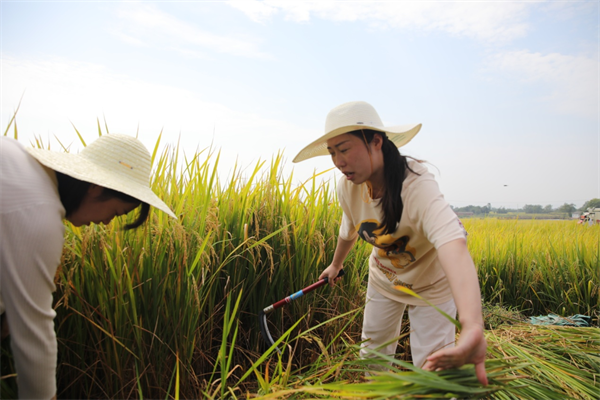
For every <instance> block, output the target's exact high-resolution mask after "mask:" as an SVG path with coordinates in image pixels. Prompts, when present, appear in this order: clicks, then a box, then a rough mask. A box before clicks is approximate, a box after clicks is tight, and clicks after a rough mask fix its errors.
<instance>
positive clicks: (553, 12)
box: [0, 0, 600, 207]
mask: <svg viewBox="0 0 600 400" xmlns="http://www.w3.org/2000/svg"><path fill="white" fill-rule="evenodd" d="M0 4H1V6H0V7H1V10H0V13H1V15H2V16H1V18H2V20H1V23H2V26H1V33H2V38H1V46H2V47H1V59H2V61H1V62H2V65H1V67H2V70H1V79H2V81H1V84H2V89H1V102H2V104H1V113H2V114H1V121H0V122H1V123H2V126H3V130H4V128H5V127H6V125H7V124H8V121H9V120H10V118H11V116H12V114H13V112H14V110H15V109H16V107H17V105H18V103H19V100H20V99H21V96H23V100H22V103H21V108H20V110H19V112H18V115H17V122H18V130H19V135H20V140H21V141H22V142H24V143H28V142H29V141H30V140H31V139H32V138H33V137H34V136H35V135H39V136H41V137H43V138H44V139H46V140H47V139H48V138H52V139H51V141H52V142H53V143H55V144H56V143H57V142H56V141H55V139H53V138H54V137H55V136H56V137H58V138H59V139H60V140H61V141H62V142H63V143H72V144H73V145H72V146H73V147H72V148H73V149H78V148H80V146H79V144H78V142H77V139H76V136H75V133H74V129H73V127H72V124H73V125H75V126H76V127H77V129H78V130H79V131H80V132H81V133H82V134H83V135H84V137H85V139H86V140H88V141H91V140H93V139H94V138H95V137H96V135H97V133H96V132H97V128H96V119H97V118H100V120H103V119H104V118H105V119H106V121H107V124H108V126H109V129H110V131H111V132H115V133H117V132H118V133H127V134H132V135H135V133H136V132H137V131H138V130H139V137H140V138H141V139H142V141H143V142H144V143H145V144H146V145H147V146H148V147H152V146H153V145H154V143H155V142H156V139H157V137H158V134H159V133H160V131H161V130H162V131H163V132H164V133H163V143H165V144H175V143H176V142H177V140H178V138H179V137H180V138H181V141H182V143H183V145H184V148H185V149H186V153H187V154H188V155H189V154H191V153H193V152H194V151H195V150H196V149H200V150H202V149H205V148H207V147H209V146H210V145H211V144H213V146H214V147H216V148H218V149H221V151H222V160H221V162H220V170H221V175H223V176H225V175H227V173H228V172H229V171H230V170H231V168H232V166H233V164H234V162H235V161H236V159H237V162H238V163H239V164H241V165H243V166H247V167H252V166H254V164H255V163H256V161H257V160H258V159H264V160H267V161H270V159H271V157H273V156H274V155H275V154H276V153H277V151H278V150H283V151H284V155H285V157H286V159H287V161H286V164H285V165H286V168H285V174H286V175H289V172H290V171H291V170H292V168H293V170H294V176H295V180H296V181H298V182H299V181H300V180H302V179H305V178H307V177H308V176H310V175H311V174H312V172H313V171H314V170H315V169H316V170H317V171H321V170H325V169H327V168H329V167H330V166H331V161H330V160H329V159H328V158H327V157H320V158H316V159H312V160H309V161H305V162H303V163H300V164H292V163H291V159H292V158H293V157H294V156H295V154H296V153H297V152H298V151H299V150H300V149H301V148H303V147H304V145H306V144H308V143H309V142H310V141H312V140H313V139H315V138H317V137H318V136H320V135H321V134H322V133H323V127H324V122H325V116H326V115H327V113H328V112H329V110H330V109H331V108H333V107H335V106H337V105H339V104H341V103H344V102H347V101H353V100H364V101H367V102H369V103H371V104H372V105H373V106H374V107H375V108H376V109H377V111H378V112H379V114H380V116H381V118H382V119H383V121H384V123H386V124H389V125H400V124H408V123H417V122H420V123H422V124H423V128H422V130H421V132H420V133H419V134H418V135H417V136H416V137H415V139H414V140H413V141H412V142H411V143H410V144H409V145H407V146H405V147H404V148H403V149H402V151H403V152H404V153H405V154H408V155H412V156H415V157H418V158H421V159H425V160H428V161H429V162H430V163H431V164H432V165H433V166H435V167H433V166H430V170H432V172H434V173H436V175H437V176H438V180H439V182H440V186H441V188H442V191H443V193H444V194H445V195H446V198H447V199H448V201H449V202H450V204H452V205H454V206H464V205H468V204H475V205H484V204H486V203H488V202H489V203H491V204H492V206H493V207H499V206H505V207H523V205H524V204H542V205H547V204H552V205H553V206H555V207H556V206H559V205H561V204H563V203H565V202H567V203H574V204H575V205H576V206H577V207H579V206H581V205H582V204H583V203H584V202H585V201H587V200H589V199H591V198H594V197H600V173H599V170H600V163H599V152H600V142H599V88H598V85H599V39H598V37H599V23H598V21H599V17H600V14H599V5H598V1H560V2H559V1H527V2H525V1H523V2H521V1H506V2H503V1H494V2H491V1H490V2H485V1H473V2H469V1H463V2H452V1H427V2H416V1H415V2H403V1H395V2H393V1H392V2H390V1H387V2H376V1H369V2H333V1H325V0H319V1H314V2H308V1H290V0H286V1H253V0H247V1H213V2H201V1H186V2H175V1H173V2H158V1H157V2H142V1H139V2H138V1H128V2H124V1H123V2H120V1H102V2H91V1H90V2H87V1H76V2H69V1H62V2H59V1H39V2H34V1H7V0H2V1H1V3H0ZM438 170H439V173H438ZM330 176H334V173H333V172H332V173H330ZM335 176H339V175H337V174H336V175H335ZM505 185H507V186H505Z"/></svg>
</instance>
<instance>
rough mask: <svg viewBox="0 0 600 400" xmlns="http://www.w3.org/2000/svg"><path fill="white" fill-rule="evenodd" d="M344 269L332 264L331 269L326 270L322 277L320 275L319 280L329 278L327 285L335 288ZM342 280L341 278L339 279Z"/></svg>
mask: <svg viewBox="0 0 600 400" xmlns="http://www.w3.org/2000/svg"><path fill="white" fill-rule="evenodd" d="M341 269H342V266H340V267H337V266H335V265H333V264H331V265H330V266H329V267H327V268H325V270H324V271H323V272H322V273H321V275H319V279H323V278H325V277H327V283H329V285H330V286H335V281H337V279H336V278H337V276H338V274H339V273H340V270H341ZM339 279H341V278H339Z"/></svg>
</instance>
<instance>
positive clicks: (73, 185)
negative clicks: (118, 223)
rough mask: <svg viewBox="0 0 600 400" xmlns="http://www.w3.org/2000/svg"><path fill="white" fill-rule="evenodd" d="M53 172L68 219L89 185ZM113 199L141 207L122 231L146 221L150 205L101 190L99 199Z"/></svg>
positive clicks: (110, 190) (127, 196)
mask: <svg viewBox="0 0 600 400" xmlns="http://www.w3.org/2000/svg"><path fill="white" fill-rule="evenodd" d="M55 172H56V178H57V180H58V195H59V196H60V201H61V203H62V205H63V207H64V208H65V213H66V217H67V218H68V217H69V216H70V215H71V214H72V213H73V212H75V210H77V209H78V208H79V206H81V202H82V201H83V198H84V197H85V194H86V193H87V191H88V188H89V187H90V185H91V183H90V182H85V181H80V180H79V179H75V178H73V177H72V176H69V175H66V174H63V173H62V172H58V171H55ZM113 198H117V199H119V200H122V201H124V202H126V203H137V204H141V205H142V208H141V209H140V213H139V215H138V217H137V219H136V220H135V221H133V222H132V223H130V224H127V225H125V227H124V228H123V229H124V230H129V229H135V228H137V227H139V226H140V225H142V224H143V223H144V222H146V220H147V219H148V215H149V213H150V205H149V204H148V203H144V202H141V201H139V200H138V199H136V198H135V197H131V196H129V195H127V194H125V193H122V192H118V191H116V190H113V189H108V188H103V190H102V194H101V195H100V199H101V200H110V199H113Z"/></svg>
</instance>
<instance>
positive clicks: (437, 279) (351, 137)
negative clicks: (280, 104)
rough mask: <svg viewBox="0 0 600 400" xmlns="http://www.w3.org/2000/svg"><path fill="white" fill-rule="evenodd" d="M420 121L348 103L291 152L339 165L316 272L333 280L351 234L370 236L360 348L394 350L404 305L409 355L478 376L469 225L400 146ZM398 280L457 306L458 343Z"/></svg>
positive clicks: (446, 306) (432, 366) (479, 344)
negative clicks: (333, 240) (337, 222)
mask: <svg viewBox="0 0 600 400" xmlns="http://www.w3.org/2000/svg"><path fill="white" fill-rule="evenodd" d="M420 129H421V124H417V125H404V126H393V127H384V126H383V123H382V122H381V119H380V118H379V115H378V114H377V112H376V111H375V109H374V108H373V107H372V106H371V105H370V104H368V103H365V102H351V103H345V104H342V105H340V106H338V107H336V108H334V109H333V110H331V111H330V112H329V114H328V115H327V120H326V122H325V134H324V135H323V136H321V137H320V138H319V139H317V140H315V141H314V142H312V143H311V144H309V145H308V146H307V147H305V148H304V149H303V150H302V151H300V153H299V154H298V155H297V156H296V157H295V158H294V162H299V161H303V160H306V159H308V158H311V157H315V156H320V155H330V156H331V159H332V161H333V163H334V165H335V166H336V167H337V168H338V169H339V170H340V171H341V172H342V174H343V176H342V177H341V179H340V181H339V183H338V185H337V192H338V200H339V202H340V205H341V207H342V210H343V217H342V222H341V227H340V230H339V237H338V242H337V247H336V250H335V253H334V256H333V260H332V262H331V265H329V266H328V267H327V268H326V269H325V270H324V271H323V273H322V274H321V276H320V278H324V277H326V276H327V277H329V282H330V284H334V279H335V277H336V276H337V274H338V271H339V270H340V269H341V268H342V263H343V262H344V260H345V258H346V256H347V255H348V253H349V252H350V250H351V248H352V246H353V245H354V243H355V242H356V240H357V238H361V239H363V240H365V241H367V242H368V243H370V244H372V245H373V251H372V252H371V256H370V257H369V281H368V285H367V295H366V305H365V310H364V319H363V329H362V339H363V340H364V341H365V342H364V343H363V349H362V350H361V356H362V357H367V356H368V351H366V348H370V349H378V351H380V352H382V353H384V354H388V355H393V354H395V352H396V346H397V343H396V341H393V339H394V338H395V337H397V336H399V334H400V329H401V323H402V316H403V314H404V311H405V309H406V308H408V315H409V319H410V324H411V333H410V345H411V354H412V359H413V363H414V365H416V366H418V367H421V368H424V369H427V370H440V369H448V368H458V367H460V366H462V365H463V364H467V363H472V364H475V370H476V374H477V378H478V379H479V381H480V382H481V383H482V384H484V385H485V384H487V376H486V372H485V366H484V361H485V354H486V349H487V346H486V341H485V337H484V335H483V317H482V313H481V295H480V289H479V282H478V279H477V273H476V270H475V266H474V264H473V261H472V259H471V256H470V254H469V251H468V249H467V245H466V232H465V231H464V228H463V227H462V224H461V223H460V220H459V219H458V217H457V216H456V214H455V213H454V212H453V211H452V209H451V208H450V206H449V205H448V203H447V202H446V201H445V200H444V197H443V196H442V194H441V193H440V190H439V187H438V184H437V183H436V181H435V179H434V177H433V175H432V174H431V173H430V172H428V170H427V169H426V168H425V167H424V166H423V165H422V164H421V163H420V162H418V161H416V160H414V159H409V158H407V157H405V156H403V155H401V154H400V152H399V151H398V147H401V146H403V145H404V144H406V143H408V142H409V141H410V140H411V139H412V138H413V137H414V136H415V135H416V134H417V133H418V132H419V130H420ZM399 286H400V287H406V288H409V289H411V290H413V291H414V292H416V293H418V294H419V295H420V296H422V297H423V298H425V299H427V300H428V301H429V302H431V303H432V304H434V305H436V306H437V307H438V308H440V309H442V310H444V311H445V312H446V313H447V314H449V315H451V316H452V317H456V312H457V308H458V314H459V316H460V322H461V324H462V330H461V334H460V337H459V339H458V342H457V344H456V346H454V342H455V335H456V332H455V327H454V325H453V324H452V323H451V322H450V321H448V320H447V319H446V318H445V317H444V316H442V315H441V314H440V313H438V312H437V311H436V310H435V309H434V308H433V307H431V306H429V305H427V303H425V302H423V301H421V300H419V299H417V298H415V297H413V296H410V295H409V294H406V293H404V292H402V291H400V290H398V289H397V287H399ZM390 341H392V343H391V344H389V345H387V346H385V347H383V345H384V344H385V343H389V342H390Z"/></svg>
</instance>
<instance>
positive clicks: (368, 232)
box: [356, 219, 417, 273]
mask: <svg viewBox="0 0 600 400" xmlns="http://www.w3.org/2000/svg"><path fill="white" fill-rule="evenodd" d="M378 225H379V222H378V221H376V220H372V219H371V220H364V221H362V222H361V223H360V225H359V226H358V227H357V228H356V230H357V232H358V235H359V236H360V237H361V238H362V239H363V240H364V241H366V242H367V243H370V244H371V245H373V246H375V247H377V248H378V250H377V255H378V256H379V257H381V258H388V259H389V260H390V262H391V263H392V265H393V266H394V267H396V268H398V269H404V268H406V267H407V266H408V265H410V264H411V263H413V262H414V261H415V259H416V258H415V256H416V253H417V251H416V249H415V248H414V247H412V246H409V245H408V242H409V240H410V238H409V237H408V236H402V237H401V238H395V237H393V236H392V235H389V234H388V235H381V232H382V230H383V229H381V228H379V229H378V228H377V227H378ZM384 273H385V272H384Z"/></svg>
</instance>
